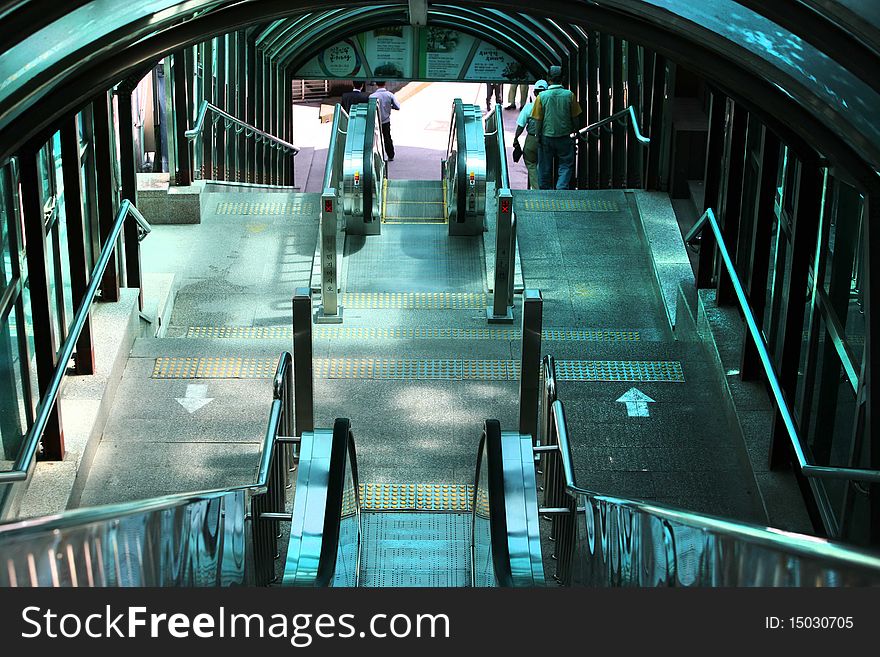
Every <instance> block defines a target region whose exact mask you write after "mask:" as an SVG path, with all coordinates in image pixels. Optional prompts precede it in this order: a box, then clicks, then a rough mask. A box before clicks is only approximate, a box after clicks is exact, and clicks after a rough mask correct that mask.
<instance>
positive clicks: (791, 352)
mask: <svg viewBox="0 0 880 657" xmlns="http://www.w3.org/2000/svg"><path fill="white" fill-rule="evenodd" d="M796 184H797V192H796V193H797V196H796V198H795V209H794V212H793V216H792V228H791V232H792V235H791V244H790V245H789V247H790V249H791V254H792V256H791V271H790V274H789V276H788V280H787V283H788V285H787V286H785V289H783V290H781V292H782V295H783V297H782V298H783V299H785V302H784V311H783V313H782V315H781V317H780V327H781V328H782V330H783V334H782V350H781V354H780V356H779V357H778V360H777V363H776V365H777V368H778V371H779V383H780V385H781V386H782V389H783V391H784V392H785V394H786V397H787V398H788V399H790V400H793V399H794V398H795V391H796V389H797V380H798V366H799V362H800V352H801V345H802V343H803V332H804V312H805V307H804V306H805V304H804V294H805V292H806V290H807V280H808V275H809V270H810V265H811V264H812V262H811V261H812V258H813V255H814V254H815V246H816V235H817V232H818V227H819V216H820V213H821V209H822V207H821V206H822V191H823V185H822V172H821V169H820V167H819V164H818V163H817V162H816V161H815V160H813V161H803V162H801V163H799V164H798V174H797V183H796ZM780 239H784V238H783V237H780ZM777 266H784V265H783V264H782V263H777ZM777 353H780V352H779V351H777ZM791 458H793V455H792V454H791V445H790V443H789V441H788V438H787V436H786V429H785V426H784V425H783V423H782V418H781V416H780V415H779V414H778V413H777V414H776V424H775V425H774V428H773V436H772V438H771V445H770V466H771V468H777V467H779V466H781V465H782V464H784V463H788V462H789V461H790V459H791ZM796 474H797V473H796ZM799 480H800V477H799Z"/></svg>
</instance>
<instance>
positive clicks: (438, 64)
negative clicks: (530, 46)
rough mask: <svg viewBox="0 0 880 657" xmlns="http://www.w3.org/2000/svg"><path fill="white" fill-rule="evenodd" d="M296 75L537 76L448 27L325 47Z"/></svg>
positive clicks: (396, 29)
mask: <svg viewBox="0 0 880 657" xmlns="http://www.w3.org/2000/svg"><path fill="white" fill-rule="evenodd" d="M294 77H295V78H297V79H319V80H328V79H337V78H340V79H364V80H367V79H379V80H431V81H450V82H455V81H461V80H467V81H468V82H502V81H504V82H531V81H533V79H534V78H535V75H534V74H533V73H531V72H530V71H528V70H527V69H526V67H525V66H523V65H522V64H520V63H519V62H518V61H517V60H516V59H515V58H514V57H512V56H511V55H509V54H508V53H506V52H505V51H503V50H501V49H500V48H498V47H497V46H494V45H492V44H490V43H488V42H486V41H483V40H482V39H480V38H479V37H475V36H473V35H470V34H467V33H465V32H459V31H458V30H452V29H448V28H445V27H424V28H416V27H413V26H411V25H395V26H391V27H383V28H378V29H375V30H370V31H369V32H362V33H360V34H357V35H355V36H353V37H349V38H347V39H344V40H343V41H340V42H339V43H336V44H333V45H332V46H330V47H328V48H324V49H323V50H321V51H320V52H319V53H318V54H316V55H315V56H314V57H312V58H311V59H310V60H309V61H307V62H306V63H305V64H303V65H302V66H300V67H299V69H298V70H297V71H296V73H295V74H294Z"/></svg>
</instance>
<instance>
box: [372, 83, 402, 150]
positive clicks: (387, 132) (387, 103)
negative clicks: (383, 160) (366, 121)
mask: <svg viewBox="0 0 880 657" xmlns="http://www.w3.org/2000/svg"><path fill="white" fill-rule="evenodd" d="M376 87H378V88H377V89H376V91H374V92H373V93H371V94H370V98H375V99H376V104H377V105H378V106H379V119H380V120H381V121H382V141H383V142H384V143H385V156H386V157H387V159H388V161H389V162H393V161H394V141H393V140H392V139H391V110H393V109H395V110H399V109H400V103H398V102H397V99H396V98H395V97H394V94H393V93H391V92H390V91H388V90H387V89H386V88H385V83H384V82H376Z"/></svg>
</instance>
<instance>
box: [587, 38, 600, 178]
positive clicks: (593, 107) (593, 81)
mask: <svg viewBox="0 0 880 657" xmlns="http://www.w3.org/2000/svg"><path fill="white" fill-rule="evenodd" d="M599 39H600V36H599V33H598V32H590V34H589V40H588V43H587V121H589V122H590V123H593V122H595V121H598V120H600V119H602V118H604V117H602V116H601V115H600V114H599ZM584 144H585V145H586V147H587V178H588V179H587V187H588V188H589V189H598V187H599V136H598V135H596V134H595V133H594V132H591V133H589V134H588V135H587V141H586V142H585V143H584Z"/></svg>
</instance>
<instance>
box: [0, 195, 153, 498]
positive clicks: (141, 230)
mask: <svg viewBox="0 0 880 657" xmlns="http://www.w3.org/2000/svg"><path fill="white" fill-rule="evenodd" d="M129 216H131V217H132V218H133V219H134V220H135V221H136V222H137V224H138V241H140V240H142V239H143V238H144V237H146V235H147V234H149V232H150V224H148V223H147V221H146V219H144V217H143V215H142V214H141V213H140V212H139V211H138V209H137V208H136V207H135V206H134V205H133V204H132V202H131V201H129V200H128V199H125V200H123V201H122V203H121V204H120V206H119V210H118V211H117V213H116V219H115V220H114V222H113V227H112V228H111V229H110V234H109V235H108V236H107V239H106V240H105V241H104V247H103V248H102V249H101V254H100V255H99V256H98V261H97V262H96V263H95V266H94V267H93V268H92V272H91V275H90V276H89V286H88V288H86V292H85V295H84V296H83V299H82V301H81V302H80V304H79V307H78V308H77V311H76V314H75V315H74V316H73V321H72V322H71V325H70V330H69V331H68V334H67V338H66V339H65V340H64V344H62V345H61V349H60V350H59V351H58V361H57V365H56V366H55V370H54V372H52V378H51V379H50V381H49V385H48V387H47V388H46V392H45V393H44V394H43V395H42V397H41V398H40V403H39V404H38V405H37V410H36V415H35V417H34V423H33V425H31V428H30V429H29V430H28V432H27V435H26V436H25V438H24V441H23V443H22V446H21V448H20V449H19V452H18V457H17V458H16V459H15V463H14V464H13V465H12V469H11V470H7V471H5V472H0V485H2V484H9V483H13V482H16V481H24V480H26V479H27V478H28V472H29V470H30V468H31V465H32V464H33V461H34V457H35V456H36V455H37V452H38V450H39V446H40V440H41V439H42V437H43V432H44V431H45V430H46V424H47V423H48V421H49V417H50V415H51V414H52V409H53V408H54V407H55V403H56V402H57V401H58V393H59V392H60V390H61V382H62V381H63V380H64V377H65V375H66V373H67V366H68V364H69V363H70V359H71V357H72V356H73V350H74V349H75V348H76V343H77V340H79V336H80V334H81V333H82V330H83V326H85V323H86V320H87V319H88V316H89V311H90V310H91V307H92V303H93V302H94V301H95V296H96V295H97V293H98V288H100V286H101V280H102V278H103V277H104V272H105V271H106V270H107V264H108V263H109V262H110V258H111V257H112V255H113V252H114V251H115V249H116V245H117V242H118V240H119V234H120V233H121V232H122V228H123V226H124V224H125V220H126V219H127V218H128V217H129Z"/></svg>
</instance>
